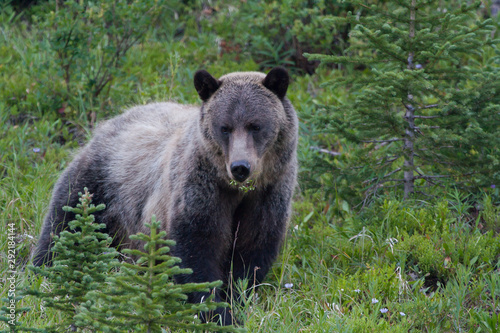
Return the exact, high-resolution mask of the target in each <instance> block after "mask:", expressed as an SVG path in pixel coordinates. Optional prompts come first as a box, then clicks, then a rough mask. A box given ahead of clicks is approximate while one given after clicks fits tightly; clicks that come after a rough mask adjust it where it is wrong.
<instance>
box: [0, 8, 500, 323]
mask: <svg viewBox="0 0 500 333" xmlns="http://www.w3.org/2000/svg"><path fill="white" fill-rule="evenodd" d="M0 29H1V33H0V59H3V60H5V61H3V62H2V63H1V64H0V152H1V156H0V221H1V222H2V224H1V226H2V227H1V230H2V233H1V235H0V244H1V248H2V251H1V252H0V257H1V258H2V262H7V260H6V259H7V248H8V237H7V231H6V230H7V225H8V224H9V223H14V224H15V228H16V242H17V245H16V254H17V257H16V261H17V264H18V273H17V290H18V291H20V290H21V289H22V288H26V287H28V286H35V287H36V286H43V287H44V288H49V287H50V286H47V285H46V284H44V281H42V280H41V278H40V277H36V276H30V274H29V273H28V270H25V265H26V263H27V261H28V259H29V256H30V252H31V251H32V249H33V247H34V245H35V244H36V239H37V237H38V235H39V233H40V228H41V224H42V221H43V218H44V215H45V213H46V210H47V207H48V203H49V200H50V197H51V190H52V188H53V185H54V183H55V182H56V180H57V178H58V175H59V174H60V172H61V171H62V170H63V169H64V167H65V166H66V165H67V164H68V162H69V161H70V160H71V157H72V155H73V154H74V153H75V152H76V151H77V149H78V147H79V146H80V145H82V144H84V143H85V142H86V141H87V140H88V138H89V136H90V133H91V132H92V125H93V124H92V123H91V121H90V119H92V117H91V114H92V113H95V120H96V122H97V123H98V122H99V121H102V120H103V119H106V118H108V117H110V116H112V115H115V114H118V113H120V112H121V110H123V108H124V107H128V106H131V105H134V104H144V103H148V102H151V101H161V100H168V99H172V100H175V101H178V102H182V103H198V97H197V95H196V92H195V90H194V87H193V85H192V76H193V74H194V72H195V71H196V70H197V69H199V68H206V69H208V70H209V71H210V72H211V73H213V74H214V75H216V76H219V75H222V74H224V73H227V72H231V71H235V70H259V65H258V64H256V63H255V62H254V61H253V60H252V59H251V58H250V57H242V58H241V59H239V60H237V59H236V55H235V54H227V53H226V54H222V55H221V54H219V53H218V49H217V42H216V40H217V36H216V35H215V34H213V33H211V32H210V31H202V32H199V33H198V32H197V30H196V29H194V28H192V27H188V28H186V31H190V34H189V35H186V36H185V37H184V38H182V39H178V38H173V37H167V38H165V37H164V35H162V34H160V33H159V32H158V31H151V32H150V34H149V35H148V36H147V38H146V41H145V42H144V43H141V44H139V45H136V46H135V47H133V48H132V49H131V50H130V52H129V53H128V54H127V57H126V59H125V61H124V64H123V69H122V75H121V76H120V77H117V78H116V79H115V80H114V81H113V83H112V85H111V86H110V90H109V96H108V97H106V98H105V99H103V100H98V101H97V102H96V103H95V104H92V103H90V102H88V100H87V99H84V98H83V97H82V96H78V95H77V96H73V97H72V99H71V101H72V102H71V104H67V105H63V100H62V99H63V96H64V94H63V91H64V86H63V82H62V79H61V76H60V73H59V72H58V70H57V66H55V64H54V61H53V54H51V53H50V50H49V48H48V47H47V40H46V34H47V32H46V31H37V30H36V27H33V26H29V24H28V23H26V22H25V21H23V20H20V19H14V18H13V17H11V16H8V15H4V16H2V21H1V25H0ZM167 35H168V34H167ZM161 36H163V37H161ZM256 53H258V52H256ZM329 76H330V73H329V72H328V69H323V70H321V71H320V72H319V73H318V74H316V75H314V76H302V77H300V76H294V77H293V83H292V85H291V87H290V90H289V93H288V95H289V98H290V99H291V101H292V102H293V104H294V105H295V107H296V109H297V112H298V114H299V118H300V119H301V139H300V140H301V141H300V150H299V157H300V161H301V165H302V169H301V175H302V176H301V179H305V178H306V177H305V176H306V173H309V174H310V173H314V166H312V169H311V166H310V165H309V164H308V161H310V157H311V154H315V153H314V152H312V151H311V150H310V149H309V143H310V141H311V135H314V133H312V132H311V131H312V130H311V129H310V128H309V127H308V125H307V121H308V119H310V118H311V117H314V114H315V112H316V109H315V107H314V105H315V104H316V103H317V104H331V103H340V102H342V101H344V100H345V99H346V98H347V91H345V90H337V91H331V90H330V89H329V88H328V87H323V86H321V83H322V82H324V81H325V79H326V78H328V77H329ZM80 89H81V90H80V93H83V92H84V87H80ZM62 107H64V110H63V111H64V113H61V112H59V111H60V110H61V108H62ZM315 176H316V179H315V181H316V182H317V184H319V185H320V186H319V188H311V187H309V185H307V186H306V185H305V183H303V182H302V181H301V182H300V190H299V191H298V193H297V196H296V200H295V204H294V215H293V219H292V221H291V224H290V230H289V233H288V235H287V239H286V242H285V245H284V247H283V249H282V251H281V255H280V257H279V259H278V261H277V262H276V264H275V265H274V266H273V269H272V271H271V272H270V273H269V274H268V277H267V279H266V281H265V283H264V284H263V285H262V286H260V288H259V289H258V290H257V291H254V290H246V293H245V294H246V296H247V297H246V299H245V300H244V302H243V307H239V308H236V305H234V307H235V311H236V312H237V313H238V314H239V316H240V317H242V318H243V319H244V321H245V327H246V328H247V329H248V331H249V332H299V331H300V332H408V331H412V332H479V331H480V332H498V331H500V266H499V258H500V238H499V237H498V233H499V231H500V217H499V215H500V209H499V207H498V199H495V198H498V189H485V192H484V193H483V194H481V195H474V196H472V195H471V196H470V197H466V196H464V195H463V194H460V193H458V192H456V191H455V190H453V189H448V190H446V191H445V192H446V193H447V196H444V197H443V196H442V197H440V199H439V200H438V199H436V200H432V201H428V202H422V201H420V202H404V203H403V202H401V201H400V200H398V199H397V198H391V197H390V196H387V197H386V198H385V199H384V198H382V199H380V200H379V201H377V202H374V203H373V204H372V205H371V206H370V207H367V208H365V209H364V210H363V211H361V212H360V211H358V210H357V209H356V208H355V207H349V205H348V204H347V202H345V201H343V200H342V199H341V198H337V197H334V198H331V197H328V196H326V195H325V194H324V193H325V192H324V191H323V189H322V188H321V184H324V181H323V180H324V179H325V178H328V177H332V176H331V175H329V174H323V175H315ZM339 186H342V185H341V184H339ZM7 273H8V269H7V267H6V265H2V266H1V267H0V276H1V277H2V278H1V279H0V281H2V287H1V288H0V296H1V297H2V298H3V297H6V296H7V292H8V289H7V287H6V285H5V284H4V283H3V282H5V277H6V276H7ZM239 284H240V283H239V282H237V281H235V288H238V285H239ZM239 288H240V289H242V290H245V289H246V287H245V286H239ZM18 306H19V307H21V306H28V307H30V308H31V310H30V311H28V312H25V313H23V314H21V316H20V318H19V320H20V321H21V322H23V324H24V325H26V326H29V327H36V328H43V327H45V326H46V325H48V324H50V323H54V322H57V321H58V316H59V314H58V313H55V312H54V311H52V310H50V309H43V304H40V302H39V301H37V300H36V299H34V298H32V297H25V298H24V299H23V300H22V301H21V302H20V303H19V304H18ZM385 310H387V311H385ZM0 325H2V326H0V328H1V329H6V328H7V327H6V325H5V324H4V323H2V324H0Z"/></svg>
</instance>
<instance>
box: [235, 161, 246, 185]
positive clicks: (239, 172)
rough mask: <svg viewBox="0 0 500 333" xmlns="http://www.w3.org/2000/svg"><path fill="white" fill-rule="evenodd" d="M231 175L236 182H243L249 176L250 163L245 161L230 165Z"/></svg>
mask: <svg viewBox="0 0 500 333" xmlns="http://www.w3.org/2000/svg"><path fill="white" fill-rule="evenodd" d="M231 173H232V174H233V177H234V178H235V179H236V180H237V181H239V182H242V181H244V180H245V179H247V178H248V176H249V175H250V163H248V161H245V160H240V161H236V162H233V163H231Z"/></svg>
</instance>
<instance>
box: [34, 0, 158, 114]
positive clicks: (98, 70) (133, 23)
mask: <svg viewBox="0 0 500 333" xmlns="http://www.w3.org/2000/svg"><path fill="white" fill-rule="evenodd" d="M54 5H55V8H54V10H50V11H48V10H47V9H45V10H47V12H46V13H43V15H42V16H41V17H35V23H39V24H40V26H41V28H42V29H46V30H47V31H50V32H51V33H50V34H49V36H48V39H49V45H47V46H49V47H50V51H51V52H52V53H53V54H54V55H55V65H56V66H57V72H56V73H57V75H58V77H60V78H62V79H63V81H64V86H65V89H66V95H65V96H63V97H62V100H63V103H64V102H65V104H63V108H65V105H67V104H71V105H73V106H74V107H75V106H76V100H75V98H76V97H79V96H81V97H83V98H84V100H85V99H87V98H88V99H90V100H89V102H91V103H92V101H94V103H95V102H98V101H99V100H98V99H97V98H98V97H99V95H101V94H102V93H104V96H103V99H101V100H100V101H101V102H102V101H104V100H105V99H106V98H107V96H106V95H108V94H109V84H110V83H111V82H112V81H113V80H115V79H116V78H119V77H120V75H121V73H122V71H121V67H122V65H123V62H124V59H125V57H126V54H127V52H128V51H129V49H130V48H131V47H133V46H134V45H135V44H137V43H139V42H140V41H142V40H143V39H144V36H145V34H146V32H147V31H148V30H149V29H150V28H151V26H153V25H154V24H155V22H156V21H157V20H158V19H159V17H160V16H161V14H162V13H163V12H162V7H163V5H164V2H163V1H162V0H160V1H157V0H150V1H140V2H132V3H130V2H129V1H125V0H120V1H99V2H98V3H96V2H92V1H70V2H64V3H62V4H56V2H55V1H53V2H51V3H50V4H49V5H48V7H52V8H53V7H54ZM47 83H49V82H47ZM63 111H64V110H63ZM94 117H95V116H94Z"/></svg>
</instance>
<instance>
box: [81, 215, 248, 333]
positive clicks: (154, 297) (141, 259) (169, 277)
mask: <svg viewBox="0 0 500 333" xmlns="http://www.w3.org/2000/svg"><path fill="white" fill-rule="evenodd" d="M146 226H147V227H148V228H149V229H150V230H151V234H150V235H149V236H148V235H145V234H143V233H139V234H137V235H132V236H130V239H131V240H132V241H138V242H141V243H144V250H145V251H144V252H143V251H140V250H129V249H125V250H123V252H124V253H125V254H127V255H130V256H132V257H133V258H135V259H137V261H136V263H135V264H132V263H127V262H123V263H122V264H121V266H120V271H119V273H117V274H115V275H112V276H110V277H109V278H108V279H107V285H106V286H105V288H101V289H96V290H95V291H93V292H91V293H89V294H88V296H89V297H88V299H93V300H97V301H95V302H89V301H87V303H86V304H84V306H83V308H84V309H83V310H82V312H81V313H79V314H78V315H77V316H76V317H75V318H76V323H77V325H81V326H91V327H94V328H95V329H97V330H98V331H99V332H129V331H130V330H131V329H133V330H134V331H139V332H162V327H168V328H170V329H180V328H182V329H193V330H194V329H200V330H210V331H217V332H240V331H244V330H241V329H237V328H235V327H232V326H226V327H222V326H218V325H217V324H216V323H206V324H201V323H200V320H199V319H197V318H196V315H197V314H199V313H200V312H210V311H213V310H215V309H216V308H217V307H225V306H227V304H225V303H224V304H223V303H215V302H213V301H212V297H209V298H208V299H206V300H204V302H203V303H200V304H190V303H186V300H187V296H186V294H188V293H191V292H201V291H203V292H206V291H209V290H211V289H214V288H218V287H220V285H221V283H222V282H221V281H215V282H206V283H185V284H174V281H173V277H174V276H175V275H179V274H191V273H192V270H191V269H182V268H180V267H179V266H178V264H179V263H180V261H181V260H180V259H179V258H177V257H172V256H170V255H169V254H168V252H169V251H170V247H171V246H173V245H175V242H174V241H172V240H167V239H165V236H166V232H165V231H161V232H158V231H159V228H160V222H157V221H156V219H155V218H154V217H153V219H152V220H151V224H146ZM101 287H103V286H101Z"/></svg>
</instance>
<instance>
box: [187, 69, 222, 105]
mask: <svg viewBox="0 0 500 333" xmlns="http://www.w3.org/2000/svg"><path fill="white" fill-rule="evenodd" d="M220 85H221V82H220V81H219V80H216V79H215V78H214V77H213V76H212V75H210V73H208V72H207V71H205V70H201V71H197V72H196V73H195V74H194V87H195V88H196V91H197V92H198V95H200V98H201V100H202V101H204V102H205V101H207V100H208V99H209V98H210V96H212V95H213V93H214V92H215V91H216V90H217V89H219V87H220Z"/></svg>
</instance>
